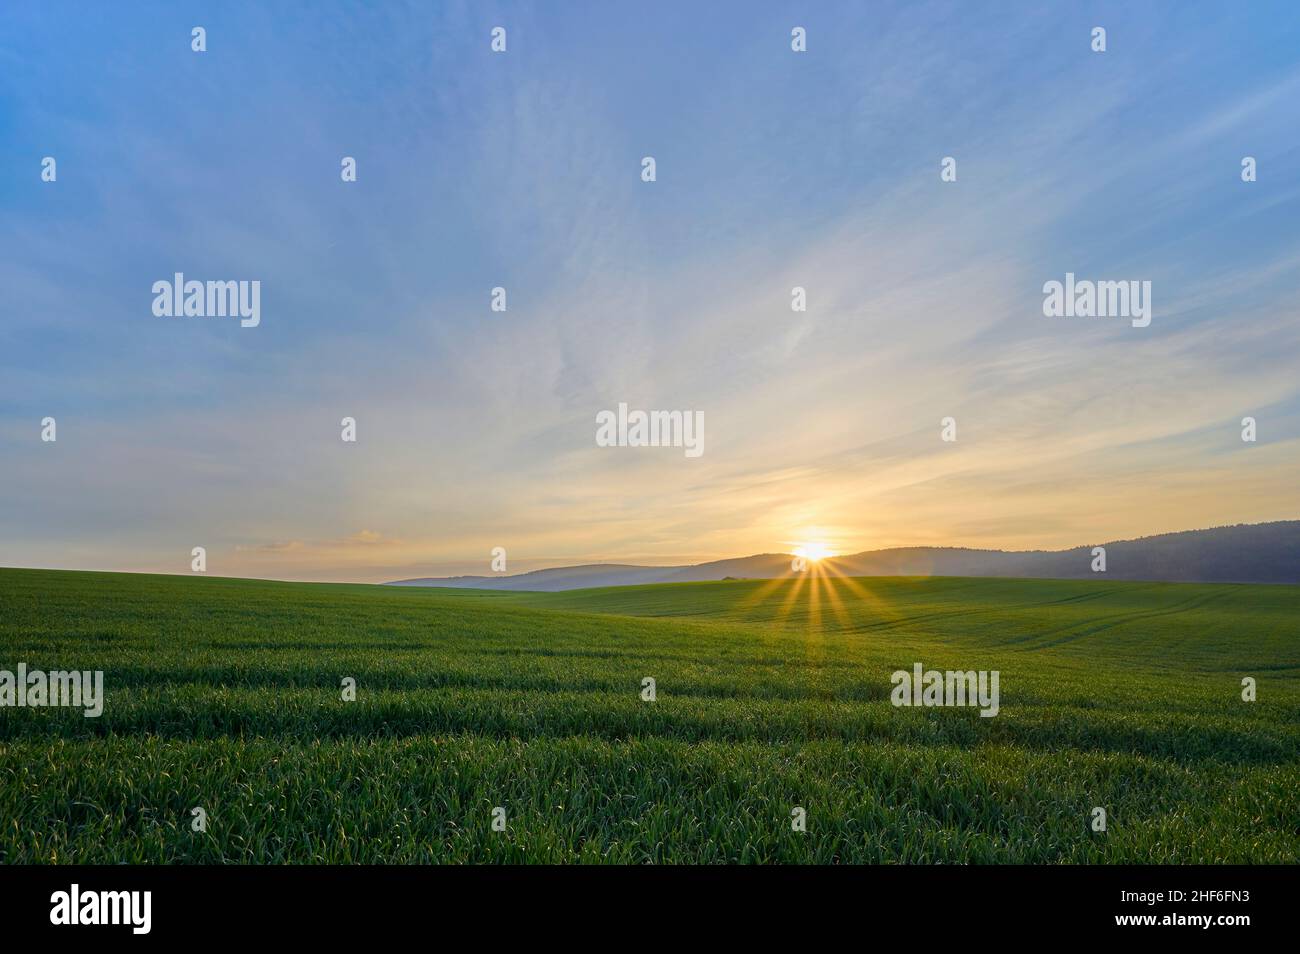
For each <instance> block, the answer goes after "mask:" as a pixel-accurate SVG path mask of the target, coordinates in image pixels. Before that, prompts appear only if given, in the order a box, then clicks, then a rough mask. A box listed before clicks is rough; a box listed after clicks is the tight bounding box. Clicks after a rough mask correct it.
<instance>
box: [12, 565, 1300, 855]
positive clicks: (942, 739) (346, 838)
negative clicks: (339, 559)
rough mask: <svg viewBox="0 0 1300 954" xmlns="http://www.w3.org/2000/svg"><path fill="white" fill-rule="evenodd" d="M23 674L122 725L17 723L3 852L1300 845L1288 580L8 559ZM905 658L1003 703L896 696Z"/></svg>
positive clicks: (1147, 849) (1293, 626) (1189, 850)
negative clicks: (501, 820) (289, 578)
mask: <svg viewBox="0 0 1300 954" xmlns="http://www.w3.org/2000/svg"><path fill="white" fill-rule="evenodd" d="M20 662H21V663H26V664H27V665H28V667H29V668H43V669H55V668H64V669H73V668H75V669H89V670H94V669H102V670H103V671H104V673H105V676H104V678H105V690H106V703H105V709H104V714H103V716H102V717H100V718H98V719H87V718H84V717H83V715H82V713H81V711H80V710H70V709H52V708H45V709H15V708H4V709H0V861H2V862H7V863H24V862H60V863H70V862H71V863H91V862H94V863H115V862H205V863H211V862H380V861H393V862H533V861H537V862H570V861H580V862H625V863H643V862H665V863H671V862H769V861H778V862H818V863H825V862H946V863H950V862H1106V863H1112V862H1161V863H1186V862H1207V863H1218V862H1269V863H1276V862H1295V861H1296V860H1297V859H1300V588H1297V587H1289V586H1248V585H1188V584H1157V583H1108V582H1104V581H1093V580H1088V581H1071V582H1062V581H1044V580H983V579H958V578H935V579H911V578H876V579H860V580H848V581H845V580H840V581H836V582H831V581H828V580H825V579H822V580H818V581H810V582H807V583H802V582H788V581H787V582H767V581H738V582H724V583H691V584H679V585H662V586H648V587H628V588H619V589H604V590H587V591H576V592H569V593H555V594H533V593H499V592H484V591H459V592H457V591H449V590H430V589H414V588H392V587H367V586H341V585H318V584H291V583H271V582H258V581H248V580H227V579H215V578H214V579H209V578H201V577H166V576H137V575H118V574H103V573H71V572H54V571H37V570H0V669H8V670H14V669H16V667H17V664H18V663H20ZM915 662H921V663H923V664H924V665H925V666H926V667H927V668H937V669H963V670H969V669H977V670H978V669H996V670H999V672H1000V673H1001V681H1000V688H1001V712H1000V714H999V715H998V716H997V717H995V718H987V719H982V718H980V717H979V716H978V714H977V712H976V711H975V710H974V709H955V708H946V709H934V708H931V709H922V708H913V709H907V708H896V707H894V706H893V705H891V704H890V701H889V694H890V691H891V689H892V686H891V684H890V681H889V675H890V673H891V672H892V671H894V670H896V669H910V668H911V666H912V664H913V663H915ZM647 676H648V677H653V678H654V679H655V680H656V683H657V699H656V701H654V702H645V701H642V699H641V681H642V679H643V678H644V677H647ZM1243 676H1253V677H1255V678H1256V679H1257V680H1258V692H1259V699H1258V701H1257V702H1254V703H1247V702H1243V701H1242V699H1241V679H1242V677H1243ZM344 677H353V678H355V679H356V680H357V685H358V698H357V701H355V702H345V701H343V700H342V699H341V698H340V682H341V680H342V679H343V678H344ZM195 806H202V807H203V808H204V810H205V811H206V812H207V814H208V817H209V824H208V829H207V831H206V832H202V833H196V832H193V831H192V830H191V824H190V821H191V817H190V809H191V808H192V807H195ZM495 806H501V807H503V808H504V809H505V810H506V821H507V827H506V831H504V832H497V831H493V829H492V826H491V820H492V819H491V812H492V809H493V808H494V807H495ZM795 806H799V807H803V808H805V809H806V812H807V831H806V832H796V831H792V830H791V824H790V817H791V816H790V812H791V809H792V808H793V807H795ZM1094 806H1101V807H1104V808H1105V809H1106V811H1107V814H1108V830H1107V831H1106V832H1104V833H1099V832H1094V831H1092V830H1091V828H1090V826H1089V822H1090V818H1091V815H1090V813H1091V811H1092V809H1093V807H1094Z"/></svg>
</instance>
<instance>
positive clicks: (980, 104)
mask: <svg viewBox="0 0 1300 954" xmlns="http://www.w3.org/2000/svg"><path fill="white" fill-rule="evenodd" d="M196 26H202V27H203V28H204V30H205V31H206V50H205V51H203V52H195V51H194V50H193V49H192V48H191V43H192V32H191V31H192V30H193V28H194V27H196ZM1097 26H1101V27H1104V28H1105V30H1106V50H1105V52H1095V51H1094V50H1093V49H1092V45H1093V39H1092V31H1093V28H1094V27H1097ZM494 27H502V28H504V29H505V31H506V50H505V51H504V52H494V51H493V50H492V48H491V43H492V36H491V33H492V30H493V28H494ZM795 27H803V28H804V30H805V31H806V38H807V39H806V46H807V48H806V51H804V52H795V51H793V50H792V49H791V31H792V29H794V28H795ZM345 156H346V157H353V158H354V159H355V161H356V181H354V182H345V181H343V178H342V176H341V163H342V158H343V157H345ZM647 156H651V157H654V159H655V180H654V181H653V182H647V181H644V180H643V177H642V168H643V166H642V160H643V158H644V157H647ZM1247 156H1249V157H1253V158H1254V159H1255V161H1256V170H1257V179H1256V181H1254V182H1244V181H1242V165H1241V163H1242V159H1243V157H1247ZM45 157H53V158H54V159H55V160H56V163H57V166H56V170H57V177H56V179H55V181H43V180H42V169H43V165H42V161H43V159H44V158H45ZM945 157H952V158H953V159H955V160H956V173H957V175H956V180H955V181H944V179H943V177H942V176H941V164H942V162H943V160H944V158H945ZM1297 222H1300V5H1298V4H1295V3H1291V2H1278V3H1266V2H1252V3H1246V4H1241V3H1235V2H1234V3H1188V2H1177V3H1155V2H1152V3H1142V4H1131V3H1118V4H1069V5H1066V4H1042V3H1029V2H1024V3H999V4H973V3H961V2H957V3H938V4H929V3H917V2H906V3H884V2H881V3H870V4H862V3H828V2H816V3H813V2H808V3H761V2H759V3H755V2H745V3H716V4H715V3H710V4H696V3H686V2H675V0H669V2H665V3H656V4H644V5H638V4H632V3H607V2H601V3H596V2H566V3H537V4H522V3H521V4H493V3H432V2H424V3H409V4H404V3H398V2H385V3H373V4H360V3H358V4H346V5H344V4H320V3H308V2H288V0H285V2H277V3H275V4H256V3H251V2H223V3H221V4H201V3H185V2H173V0H167V2H158V3H146V2H138V3H131V4H126V5H123V4H103V3H90V2H87V3H68V2H62V0H41V2H33V0H6V2H5V3H4V4H3V5H2V6H0V565H3V566H34V567H54V568H73V569H100V570H125V571H145V572H164V573H188V572H190V570H191V553H192V548H193V547H196V546H203V547H204V548H205V550H206V553H207V572H209V573H210V574H213V575H221V576H254V577H267V578H275V579H305V580H355V581H362V582H378V581H383V580H389V579H400V578H406V577H413V576H433V575H449V574H455V573H487V572H489V561H490V559H491V552H492V550H493V548H496V547H501V548H504V550H505V551H506V554H507V559H508V570H509V572H521V571H526V570H530V569H536V568H539V567H544V566H555V565H564V564H572V563H589V562H621V563H649V564H673V563H683V562H699V561H703V560H709V559H717V558H723V557H731V556H743V555H746V554H751V553H762V552H787V551H789V550H791V549H792V548H794V547H795V546H797V545H800V544H804V543H809V542H818V543H824V544H826V545H827V546H829V547H830V548H831V549H832V550H834V551H836V552H857V551H860V550H867V549H876V548H879V547H889V546H908V545H956V546H971V547H1000V548H1014V549H1028V548H1064V547H1071V546H1079V545H1084V544H1092V543H1099V542H1104V541H1107V540H1114V539H1124V538H1131V537H1136V536H1142V535H1146V534H1152V533H1161V532H1168V531H1174V530H1184V529H1193V528H1200V527H1209V526H1217V525H1223V524H1232V523H1254V522H1262V521H1267V520H1279V519H1294V518H1296V517H1300V507H1297V493H1298V491H1297V487H1298V481H1297V477H1298V476H1300V373H1297V370H1298V369H1300V304H1298V302H1300V295H1298V294H1297V293H1298V292H1300V228H1297ZM176 272H182V273H184V275H185V276H186V277H187V278H188V279H199V280H223V281H224V280H236V281H238V280H242V281H252V280H256V281H259V282H260V283H261V285H260V289H261V310H260V323H259V324H258V325H257V326H256V327H242V326H241V324H240V322H239V321H238V320H230V319H210V318H194V317H159V316H157V315H155V314H154V311H153V308H152V304H153V300H154V294H153V291H152V286H153V284H154V283H155V282H157V281H160V280H171V278H172V276H173V274H174V273H176ZM1067 273H1074V274H1075V275H1077V276H1078V277H1079V278H1080V279H1092V280H1116V281H1119V280H1123V281H1129V280H1135V281H1149V282H1151V289H1152V290H1151V302H1152V320H1151V323H1150V324H1149V326H1147V327H1134V326H1133V325H1132V323H1131V322H1130V321H1129V320H1128V319H1126V318H1084V317H1074V318H1049V317H1046V316H1045V315H1044V313H1043V300H1044V291H1043V287H1044V284H1045V283H1046V282H1049V281H1053V280H1057V281H1064V279H1065V276H1066V274H1067ZM796 286H798V287H801V288H804V289H805V290H806V297H807V308H806V311H794V310H792V306H791V303H792V291H791V290H792V289H793V288H794V287H796ZM496 287H501V288H504V289H505V290H506V302H507V304H506V310H505V311H503V312H502V311H493V310H492V308H491V307H490V303H491V296H492V289H493V288H496ZM620 403H626V404H628V405H629V406H630V407H631V408H633V409H647V410H650V409H662V410H683V411H688V412H698V413H701V414H702V415H703V418H704V421H705V427H704V444H703V448H704V449H703V453H702V454H700V455H699V456H698V457H688V456H687V455H686V454H684V453H683V450H682V448H680V447H631V446H617V447H602V446H598V444H597V441H596V439H595V434H596V416H597V414H598V413H600V412H601V411H603V410H613V409H616V408H617V407H618V405H619V404H620ZM1246 416H1251V417H1254V418H1255V419H1256V422H1257V423H1256V426H1257V440H1255V441H1253V442H1247V441H1243V440H1242V424H1241V422H1242V418H1243V417H1246ZM46 417H52V418H54V419H55V421H56V439H55V440H54V441H48V440H43V439H42V431H43V425H42V421H43V420H44V419H45V418H46ZM345 417H351V418H353V419H354V420H355V421H356V440H355V442H347V441H344V440H342V437H341V433H342V428H341V421H342V419H343V418H345ZM948 417H951V418H952V419H953V420H954V421H955V424H956V440H954V441H945V440H943V439H942V434H941V430H942V429H941V421H943V419H945V418H948Z"/></svg>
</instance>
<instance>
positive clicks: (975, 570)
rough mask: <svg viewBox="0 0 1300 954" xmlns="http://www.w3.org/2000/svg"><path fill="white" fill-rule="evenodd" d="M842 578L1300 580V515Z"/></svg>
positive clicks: (778, 556) (777, 559)
mask: <svg viewBox="0 0 1300 954" xmlns="http://www.w3.org/2000/svg"><path fill="white" fill-rule="evenodd" d="M1094 546H1104V547H1105V548H1106V573H1105V575H1104V577H1103V575H1102V574H1100V573H1093V572H1092V568H1091V567H1092V548H1093V547H1094ZM791 559H792V557H791V556H790V555H789V554H783V553H761V554H758V555H756V556H748V557H737V558H734V559H730V560H715V561H713V562H711V563H697V564H694V565H691V566H629V565H626V564H617V563H594V564H589V565H586V566H565V567H556V568H554V569H549V570H534V571H533V572H531V573H520V574H517V575H514V576H452V577H424V578H421V579H414V580H397V581H394V582H393V583H390V584H387V585H389V586H449V587H473V588H478V589H489V590H538V591H543V592H551V591H555V590H577V589H586V588H588V587H593V586H631V585H635V584H638V583H685V582H690V581H698V580H723V579H726V578H728V577H730V578H732V579H738V578H739V579H745V578H748V579H773V578H776V577H781V576H789V575H791V569H790V561H791ZM822 564H823V566H824V567H825V568H826V570H827V572H831V573H837V574H841V575H843V576H1010V577H1037V578H1042V579H1062V580H1070V579H1088V578H1091V577H1098V578H1106V579H1113V580H1163V581H1168V582H1171V583H1300V520H1281V521H1277V522H1275V523H1256V524H1238V525H1236V526H1231V527H1214V528H1212V529H1209V530H1185V531H1182V532H1180V533H1163V534H1160V535H1158V536H1153V537H1140V538H1138V539H1136V540H1112V541H1110V542H1107V543H1101V544H1095V543H1090V544H1087V545H1086V546H1080V547H1075V548H1074V549H1071V550H971V549H967V548H965V547H896V548H893V549H889V550H867V551H864V552H862V553H854V554H851V555H847V556H837V557H830V558H828V559H826V560H823V561H822Z"/></svg>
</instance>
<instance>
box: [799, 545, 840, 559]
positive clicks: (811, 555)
mask: <svg viewBox="0 0 1300 954" xmlns="http://www.w3.org/2000/svg"><path fill="white" fill-rule="evenodd" d="M794 555H795V556H797V557H803V558H804V559H805V560H807V561H808V562H810V563H817V562H819V561H821V560H824V559H826V558H827V557H828V556H830V555H831V548H830V547H828V546H827V545H826V544H824V543H801V544H799V546H797V547H795V548H794Z"/></svg>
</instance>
